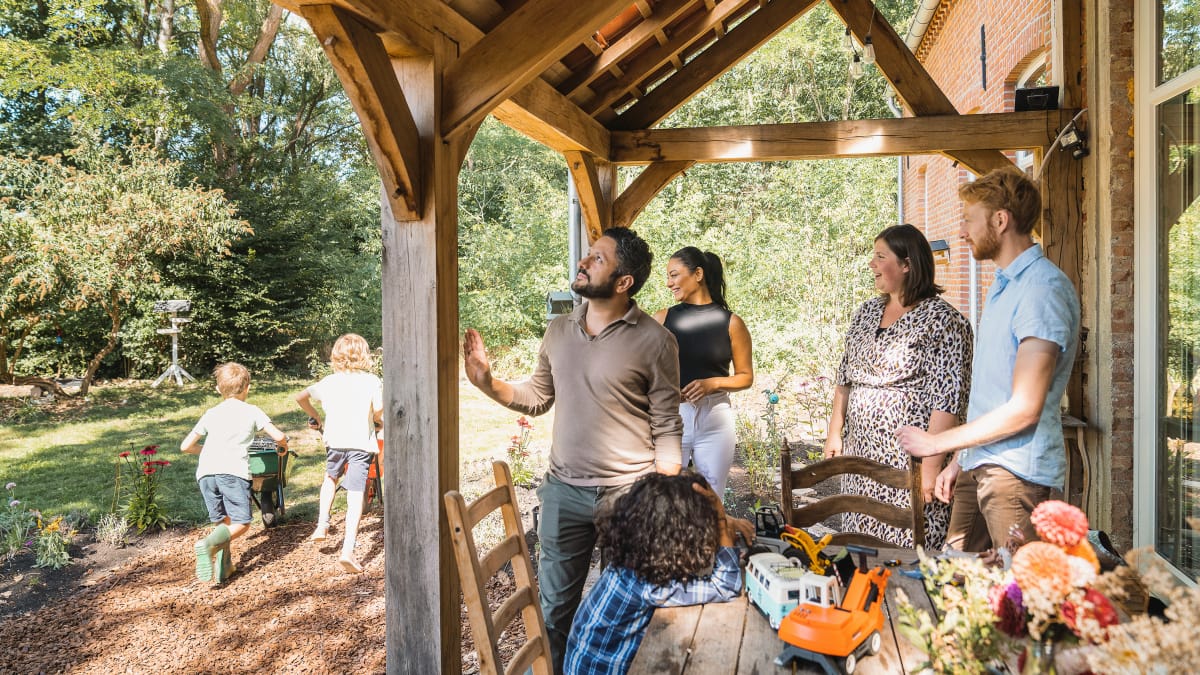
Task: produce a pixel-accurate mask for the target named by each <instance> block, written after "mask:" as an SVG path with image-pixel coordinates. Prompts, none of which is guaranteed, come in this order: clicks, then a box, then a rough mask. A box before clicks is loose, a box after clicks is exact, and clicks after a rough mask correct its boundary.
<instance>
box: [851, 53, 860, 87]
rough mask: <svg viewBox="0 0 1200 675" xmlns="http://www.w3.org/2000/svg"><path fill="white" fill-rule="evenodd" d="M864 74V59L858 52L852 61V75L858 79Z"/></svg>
mask: <svg viewBox="0 0 1200 675" xmlns="http://www.w3.org/2000/svg"><path fill="white" fill-rule="evenodd" d="M862 76H863V64H862V59H861V58H859V56H858V54H857V53H855V54H854V60H853V61H851V62H850V77H852V78H854V79H856V80H857V79H858V78H860V77H862Z"/></svg>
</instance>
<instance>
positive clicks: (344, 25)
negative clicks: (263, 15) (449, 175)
mask: <svg viewBox="0 0 1200 675" xmlns="http://www.w3.org/2000/svg"><path fill="white" fill-rule="evenodd" d="M303 9H304V18H305V19H306V20H307V21H308V24H309V26H311V27H312V29H313V33H315V34H316V36H317V40H319V41H320V43H321V46H322V47H324V49H325V55H326V56H327V57H328V58H329V62H330V63H331V64H333V69H334V72H336V73H337V75H338V79H340V80H341V81H342V88H343V89H344V90H345V91H346V96H347V97H348V98H349V99H350V103H351V105H353V106H354V112H355V113H356V114H357V115H358V120H359V122H360V123H361V124H362V128H363V134H364V135H365V136H366V138H367V147H368V148H370V150H371V157H372V158H373V159H374V160H375V167H376V168H377V169H378V170H379V176H380V178H381V179H382V181H383V187H384V190H385V191H386V193H387V196H388V200H389V201H390V202H391V209H392V213H393V215H394V216H395V217H396V218H398V219H400V220H413V219H415V218H417V217H418V214H419V212H420V210H421V204H420V202H419V195H420V192H421V186H420V184H419V182H418V180H419V177H418V175H417V166H418V165H419V164H420V161H421V155H420V151H419V143H418V139H417V128H416V125H415V124H414V123H413V117H412V113H411V112H410V111H409V109H408V103H407V102H406V101H405V99H404V92H402V91H401V90H400V84H399V82H397V80H396V73H395V71H394V70H393V69H392V62H391V58H390V57H389V56H388V53H387V50H386V49H385V48H384V45H383V42H382V41H381V40H380V39H379V36H378V35H376V34H375V33H374V32H372V31H371V30H370V29H369V28H368V27H366V26H364V25H363V24H362V23H360V22H359V21H358V20H357V19H356V18H355V17H354V16H353V15H351V14H349V13H348V12H346V10H344V9H341V8H339V7H334V6H331V5H310V6H307V7H304V8H303Z"/></svg>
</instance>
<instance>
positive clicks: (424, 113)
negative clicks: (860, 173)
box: [275, 0, 1083, 673]
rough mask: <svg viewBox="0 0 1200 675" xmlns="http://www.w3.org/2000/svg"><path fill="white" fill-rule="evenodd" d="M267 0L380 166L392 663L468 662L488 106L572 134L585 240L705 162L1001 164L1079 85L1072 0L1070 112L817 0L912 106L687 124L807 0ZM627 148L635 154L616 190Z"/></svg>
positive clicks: (1066, 179)
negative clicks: (721, 80) (317, 54)
mask: <svg viewBox="0 0 1200 675" xmlns="http://www.w3.org/2000/svg"><path fill="white" fill-rule="evenodd" d="M275 1H276V2H277V3H278V4H280V5H282V6H283V7H285V8H287V9H289V10H291V11H293V12H295V13H297V14H299V15H300V16H302V17H304V18H305V19H306V20H307V21H308V23H309V25H310V26H311V27H312V30H313V32H314V33H315V34H316V36H317V38H318V39H319V40H320V42H321V44H322V45H323V47H324V49H325V52H326V54H327V55H328V57H329V60H330V61H331V62H332V64H333V66H334V68H335V70H336V71H337V73H338V76H339V77H340V79H341V81H342V84H343V86H344V88H345V90H346V93H347V95H348V96H349V98H350V101H351V102H352V104H353V106H354V109H355V111H356V112H357V114H358V117H359V119H360V121H361V123H362V126H363V131H364V133H365V134H366V138H367V142H368V144H369V147H370V150H371V153H372V156H373V158H374V161H375V163H376V165H377V167H378V169H379V173H380V175H381V177H382V180H383V195H382V199H381V202H382V210H383V252H384V253H383V256H384V259H383V335H384V359H385V362H386V363H387V365H388V367H387V372H386V374H385V377H384V382H385V384H384V389H385V396H386V401H387V411H386V431H385V433H386V443H387V447H388V448H389V452H388V453H387V456H386V460H385V461H386V471H385V474H386V481H387V488H386V491H385V500H386V513H387V518H386V524H385V542H386V544H385V552H386V560H387V582H386V585H387V622H388V625H387V659H388V661H387V662H388V672H395V673H400V672H405V673H433V672H457V671H458V670H459V667H460V666H459V663H460V656H459V650H460V635H459V589H458V583H457V576H456V575H455V572H454V567H453V564H454V563H453V559H454V556H453V552H452V549H451V547H450V539H449V536H448V533H447V531H446V526H445V518H444V516H443V514H442V508H441V503H442V501H441V498H440V497H441V495H442V494H443V493H444V492H445V491H447V490H450V489H455V488H457V487H458V478H459V476H458V468H459V447H458V446H459V438H458V425H459V419H458V358H459V338H460V331H459V325H458V295H457V289H458V283H457V281H458V264H457V255H458V246H457V244H458V242H457V213H456V211H457V184H458V173H459V170H460V167H461V165H462V162H463V160H464V157H465V155H466V152H467V148H468V147H469V145H470V143H471V140H472V138H473V137H474V135H475V132H476V131H477V130H478V128H479V125H480V123H481V122H482V121H483V119H484V117H485V116H487V115H489V114H491V115H495V116H496V117H497V118H498V119H499V120H500V121H502V122H504V123H505V124H507V125H509V126H510V127H512V128H514V129H516V130H518V131H521V132H522V133H524V134H526V135H527V136H529V137H530V138H532V139H534V140H537V141H539V142H541V143H543V144H545V145H547V146H549V147H551V148H553V149H555V150H557V151H559V152H561V153H562V154H563V157H564V159H565V161H566V165H567V168H568V170H569V172H570V175H571V176H572V178H573V179H574V182H575V184H576V187H577V189H578V193H579V200H580V203H581V207H582V213H583V220H584V223H585V224H586V228H587V232H588V236H589V239H595V238H596V237H598V236H599V233H600V232H601V231H602V230H603V229H604V228H606V227H609V226H613V225H615V226H628V225H629V224H631V223H632V222H633V221H634V220H635V218H636V217H637V215H638V213H639V212H640V211H641V210H642V209H643V208H644V207H645V206H646V204H647V203H648V202H649V201H650V200H651V199H652V198H653V197H654V196H655V195H656V194H658V192H659V191H660V190H662V189H663V187H664V186H666V185H667V184H668V183H669V182H670V181H671V180H672V179H673V178H675V177H676V176H678V175H679V174H681V173H682V172H683V171H685V170H686V169H687V168H688V167H690V166H692V165H693V164H695V163H697V162H741V161H767V160H771V161H775V160H793V159H822V158H838V157H861V156H882V155H910V154H923V153H941V154H944V155H946V156H948V157H951V158H953V159H954V160H955V161H957V162H959V163H960V165H961V166H964V167H966V168H967V169H969V170H971V171H973V172H975V173H982V172H986V171H988V170H990V169H993V168H996V167H1000V166H1005V165H1008V164H1010V160H1009V159H1008V157H1006V155H1005V154H1004V153H1003V152H1002V151H1006V150H1015V149H1034V150H1040V151H1042V152H1045V150H1046V149H1047V147H1048V146H1049V145H1050V144H1051V143H1052V142H1053V140H1054V138H1055V136H1056V135H1057V133H1058V131H1059V130H1060V129H1062V127H1063V126H1064V125H1065V124H1066V123H1067V122H1068V121H1069V120H1070V119H1071V118H1072V117H1073V116H1074V115H1075V113H1076V112H1077V109H1078V108H1079V107H1080V106H1081V105H1082V93H1081V90H1080V89H1081V88H1080V82H1081V81H1082V70H1081V57H1082V47H1081V40H1082V35H1081V33H1082V31H1081V26H1082V21H1081V17H1080V12H1081V10H1080V5H1081V3H1080V1H1079V0H1056V1H1055V6H1056V12H1057V17H1056V19H1058V21H1057V25H1058V26H1059V30H1058V31H1057V34H1056V40H1055V45H1054V50H1055V53H1054V54H1053V56H1052V62H1053V64H1054V67H1055V77H1054V78H1053V80H1054V81H1055V82H1056V83H1058V84H1060V85H1061V87H1062V93H1061V108H1062V109H1061V110H1052V111H1040V112H1021V113H1005V114H988V115H960V114H959V111H957V110H955V108H954V106H953V104H952V103H951V102H950V100H949V99H948V98H947V97H946V95H945V94H943V93H942V91H941V90H940V89H939V88H938V86H937V85H936V83H935V82H934V81H933V79H932V78H931V77H930V76H929V74H928V73H927V72H926V71H925V69H924V67H923V66H922V65H921V64H920V63H919V62H918V61H917V59H916V58H915V57H914V56H913V54H912V53H911V52H910V51H909V49H908V47H907V46H906V45H905V44H904V42H903V40H902V38H901V37H900V36H899V35H898V34H897V33H896V31H895V30H894V29H893V27H892V26H891V25H889V24H888V22H887V20H886V19H885V18H884V17H883V15H882V14H880V13H879V12H878V11H876V9H875V7H874V5H873V4H872V2H871V0H828V2H829V5H830V7H831V8H832V9H833V11H834V12H835V13H836V14H837V15H838V16H840V17H841V18H842V20H843V21H845V23H846V26H847V27H848V28H849V29H850V31H851V32H852V33H853V34H854V35H855V36H856V38H857V39H858V41H859V42H860V43H862V42H863V41H864V38H865V37H866V36H867V35H870V37H871V41H872V43H873V44H874V47H875V52H876V55H877V64H878V68H879V69H880V71H881V72H882V73H883V75H884V76H885V77H886V78H887V79H888V81H889V82H890V83H891V84H892V86H893V88H894V89H895V92H896V94H897V95H898V96H899V97H900V99H902V101H903V103H904V106H905V109H906V111H907V112H908V113H909V114H911V115H912V116H911V117H904V118H899V119H878V120H855V121H839V122H822V123H808V124H774V125H765V126H733V127H717V128H698V129H655V128H654V126H655V125H656V124H658V123H659V122H661V121H662V120H663V119H664V118H666V117H667V116H668V115H670V113H671V112H672V111H674V110H675V109H677V108H678V107H679V106H681V105H682V104H683V103H685V102H686V101H687V100H688V99H690V98H691V97H692V96H693V95H695V94H696V93H697V92H699V91H700V90H702V89H703V88H704V87H705V86H707V85H708V84H709V83H711V82H712V81H713V80H715V79H716V78H717V77H719V76H720V75H721V74H722V73H724V72H726V71H727V70H729V69H730V68H732V67H733V66H734V65H735V64H737V63H738V62H739V61H740V60H741V59H742V58H743V57H745V56H746V55H748V54H750V53H751V52H753V51H754V50H755V49H757V48H758V47H759V46H761V45H762V44H764V43H765V42H766V41H768V40H770V39H771V37H772V36H774V35H776V34H777V33H778V32H779V31H781V30H783V29H784V28H785V27H787V26H788V25H789V24H791V23H792V22H793V21H795V20H796V19H797V18H798V17H800V16H801V15H803V14H804V13H805V12H806V11H808V10H809V9H811V8H812V7H813V6H815V5H816V4H817V3H818V1H819V0H720V1H718V0H636V1H635V2H632V3H631V2H630V0H571V1H570V2H567V1H565V0H524V1H522V0H448V1H447V0H275ZM1062 27H1067V28H1069V29H1070V30H1063V29H1062ZM1064 157H1065V158H1064ZM1045 158H1046V161H1047V162H1048V165H1047V166H1046V167H1045V169H1044V173H1043V177H1044V181H1045V184H1046V185H1053V186H1054V189H1053V190H1047V191H1046V195H1045V197H1046V199H1045V202H1046V214H1045V215H1046V216H1047V217H1046V218H1045V219H1044V221H1045V222H1047V223H1051V224H1052V227H1048V228H1047V229H1046V231H1044V232H1042V239H1043V242H1044V243H1045V245H1046V248H1047V252H1048V254H1049V255H1050V257H1051V258H1052V259H1054V260H1055V262H1057V263H1058V264H1059V265H1060V267H1062V268H1063V269H1064V270H1065V271H1066V272H1067V273H1068V275H1070V276H1071V277H1072V278H1073V279H1075V280H1076V283H1077V284H1078V283H1079V280H1080V264H1081V261H1080V259H1081V256H1082V253H1081V251H1082V249H1081V247H1080V245H1079V244H1078V241H1079V238H1080V233H1081V231H1082V215H1081V209H1080V203H1081V195H1080V189H1081V185H1082V170H1081V168H1080V164H1079V163H1078V162H1074V161H1072V160H1071V159H1070V158H1069V157H1066V156H1065V155H1063V153H1053V154H1051V155H1046V157H1045ZM619 165H644V166H645V169H644V170H643V171H642V172H641V174H640V175H639V176H638V177H637V178H636V179H635V180H633V181H632V183H631V184H630V185H628V186H627V187H625V188H624V189H623V190H619V188H618V185H617V180H616V176H617V172H616V169H617V166H619ZM1073 387H1079V384H1078V376H1077V377H1076V382H1075V383H1074V385H1073ZM1071 400H1072V401H1073V402H1078V401H1082V400H1083V397H1082V396H1074V395H1073V396H1072V397H1071Z"/></svg>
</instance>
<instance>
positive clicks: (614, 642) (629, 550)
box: [564, 473, 742, 675]
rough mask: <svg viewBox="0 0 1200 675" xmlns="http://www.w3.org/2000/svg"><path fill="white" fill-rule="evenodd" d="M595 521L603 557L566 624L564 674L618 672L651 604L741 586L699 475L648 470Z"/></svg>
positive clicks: (707, 596)
mask: <svg viewBox="0 0 1200 675" xmlns="http://www.w3.org/2000/svg"><path fill="white" fill-rule="evenodd" d="M598 526H599V537H600V550H601V551H602V552H603V554H604V557H605V558H606V559H607V560H608V561H609V563H608V566H607V567H605V568H604V572H603V573H602V574H601V575H600V579H599V580H598V581H597V582H596V585H595V586H594V587H593V588H592V590H591V592H590V593H588V595H587V597H586V598H584V600H583V604H582V606H580V608H579V612H578V613H577V614H576V615H575V621H574V623H573V624H572V625H571V636H570V638H569V640H568V642H567V655H566V662H565V665H564V671H565V672H566V673H567V675H579V674H584V673H586V674H589V675H591V674H600V673H604V674H609V673H612V674H616V673H625V672H626V671H627V670H629V665H630V663H631V662H632V661H633V656H634V654H636V653H637V649H638V646H639V645H641V643H642V636H643V635H644V634H645V632H646V626H647V625H648V624H649V623H650V617H651V615H652V614H653V613H654V609H655V608H656V607H672V606H680V605H698V604H702V603H706V602H728V601H729V600H732V599H733V598H735V597H737V596H738V595H739V594H740V593H741V591H742V574H741V570H740V569H739V568H738V555H737V550H736V549H734V548H733V533H732V531H731V525H730V524H729V523H728V521H727V520H726V518H725V509H724V508H723V506H722V505H721V499H720V497H718V496H717V495H716V494H715V493H714V492H713V491H712V490H710V489H709V488H708V485H707V484H706V483H705V482H704V479H703V478H701V477H700V476H696V475H689V474H681V475H678V476H667V475H664V474H659V473H651V474H648V475H646V476H644V477H642V478H640V479H638V481H637V482H636V483H634V485H633V487H632V488H631V489H630V490H629V492H628V493H626V494H625V495H622V496H621V497H620V498H618V499H617V501H616V503H615V504H614V506H613V508H612V510H611V511H609V512H608V513H606V514H605V515H603V516H601V518H600V521H599V523H598ZM714 558H715V560H716V564H715V566H714V563H713V561H714Z"/></svg>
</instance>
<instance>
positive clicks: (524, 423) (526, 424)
mask: <svg viewBox="0 0 1200 675" xmlns="http://www.w3.org/2000/svg"><path fill="white" fill-rule="evenodd" d="M517 426H519V427H521V428H522V429H532V428H533V423H532V422H530V421H529V420H528V419H526V418H525V416H524V415H521V416H520V417H518V418H517Z"/></svg>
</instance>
